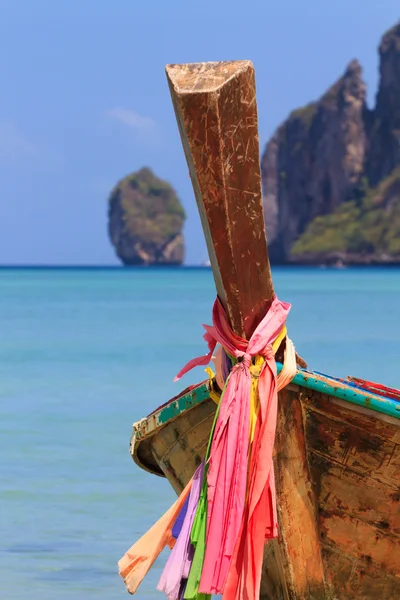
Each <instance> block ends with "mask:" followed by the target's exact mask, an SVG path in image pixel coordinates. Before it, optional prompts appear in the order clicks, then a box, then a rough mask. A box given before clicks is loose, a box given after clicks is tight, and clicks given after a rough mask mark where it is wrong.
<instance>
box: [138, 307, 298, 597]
mask: <svg viewBox="0 0 400 600" xmlns="http://www.w3.org/2000/svg"><path fill="white" fill-rule="evenodd" d="M289 310H290V305H289V304H287V303H284V302H280V301H279V300H278V299H277V298H275V299H274V300H273V302H272V305H271V307H270V309H269V311H268V313H267V314H266V316H265V317H264V319H263V320H262V321H261V323H260V324H259V325H258V327H257V328H256V330H255V331H254V333H253V335H252V336H251V338H250V339H249V340H245V339H243V338H241V337H240V336H237V335H236V334H235V333H234V332H233V331H232V329H231V327H230V325H229V322H228V318H227V316H226V313H225V310H224V308H223V306H222V304H221V302H220V300H219V299H217V300H216V301H215V304H214V307H213V326H212V327H210V326H207V325H205V326H204V328H205V330H206V333H205V335H204V339H205V340H206V342H207V344H208V349H209V352H208V354H207V355H205V356H202V357H198V358H195V359H192V360H191V361H189V363H188V364H187V365H186V366H185V367H184V368H183V369H182V370H181V371H180V373H179V374H178V375H177V377H176V380H177V379H180V377H182V376H183V375H184V374H185V373H187V372H188V371H190V370H191V369H192V368H194V367H196V366H201V365H203V366H205V365H207V364H208V363H209V362H210V360H211V359H212V357H213V352H214V350H215V348H216V346H217V344H220V346H221V348H219V349H218V351H217V353H216V357H215V358H214V360H215V365H216V370H217V377H216V379H217V381H218V384H219V386H220V387H222V385H224V389H223V392H222V395H221V398H220V401H219V403H218V408H217V413H216V417H215V421H214V426H213V429H212V432H211V435H210V440H209V445H208V449H207V453H206V458H205V464H204V474H203V481H202V484H201V489H200V483H199V480H200V475H199V473H200V470H198V471H197V472H196V475H195V477H194V479H193V487H192V491H191V493H190V497H189V500H188V501H187V504H185V499H186V497H185V499H183V500H182V499H181V498H182V497H180V499H179V500H180V507H179V511H174V518H175V521H176V522H177V523H176V526H175V527H174V530H179V528H181V531H180V533H179V536H178V539H177V542H176V545H175V548H174V550H173V551H172V554H171V557H170V559H169V561H168V563H167V565H166V568H165V569H164V572H163V575H162V578H161V581H160V584H159V589H162V590H163V591H164V592H165V593H166V594H167V596H168V598H169V600H178V599H179V598H182V596H183V598H185V599H186V600H206V599H207V600H208V598H209V597H210V595H211V594H222V595H223V600H258V598H259V593H260V580H261V569H262V560H263V550H264V544H265V541H266V540H268V539H271V538H273V537H276V536H277V527H278V524H277V512H276V501H275V480H274V471H273V461H272V453H273V446H274V438H275V427H276V417H277V392H278V389H280V388H281V387H283V386H285V385H287V384H288V383H289V382H290V381H291V379H292V377H293V376H294V374H295V372H296V360H295V351H294V346H293V344H292V342H291V341H290V340H289V338H288V337H287V335H286V334H287V331H286V326H285V322H286V318H287V315H288V312H289ZM285 337H286V349H285V361H284V368H283V369H282V372H281V373H280V376H279V378H277V372H276V363H275V358H274V352H276V350H277V349H278V347H279V346H280V344H281V342H282V341H283V339H284V338H285ZM229 368H230V371H229ZM202 468H203V467H202ZM202 468H201V469H202ZM186 509H187V510H186ZM170 510H171V509H170ZM181 511H182V514H181V515H180V516H179V513H180V512H181ZM185 511H186V512H185ZM182 522H183V524H182ZM168 527H172V524H171V523H170V521H169V520H168ZM189 531H190V539H189ZM164 536H165V534H164ZM164 545H165V544H164ZM161 546H162V544H158V546H157V547H161ZM133 548H135V546H134V547H133ZM129 554H130V557H131V559H133V555H132V554H133V553H132V549H131V551H130V552H129ZM151 554H152V553H151ZM131 562H132V561H131ZM138 564H140V561H139V563H138ZM131 576H132V575H131ZM136 579H137V578H135V581H136ZM133 587H135V589H136V587H137V585H135V586H133ZM129 591H131V593H132V586H131V588H130V589H129Z"/></svg>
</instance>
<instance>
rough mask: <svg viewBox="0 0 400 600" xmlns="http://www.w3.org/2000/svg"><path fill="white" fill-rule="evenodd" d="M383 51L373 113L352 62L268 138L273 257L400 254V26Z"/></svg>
mask: <svg viewBox="0 0 400 600" xmlns="http://www.w3.org/2000/svg"><path fill="white" fill-rule="evenodd" d="M379 51H380V83H379V90H378V94H377V101H376V106H375V108H374V109H373V110H369V109H368V108H367V106H366V102H365V95H366V86H365V83H364V81H363V79H362V71H361V66H360V64H359V63H358V62H357V61H356V60H354V61H352V62H351V63H350V64H349V66H348V67H347V69H346V71H345V73H344V74H343V76H342V77H341V78H340V79H339V80H338V81H337V82H336V83H335V84H334V85H333V86H332V87H331V88H330V89H329V90H328V91H327V92H326V93H325V94H324V95H323V96H322V97H321V98H320V99H319V100H318V101H316V102H313V103H311V104H309V105H307V106H305V107H303V108H300V109H298V110H295V111H293V112H292V113H291V115H289V117H288V119H287V120H286V121H285V122H284V123H283V124H282V125H281V126H280V127H279V128H278V130H277V132H276V133H275V135H274V136H273V137H272V139H271V140H270V141H269V142H268V144H267V147H266V149H265V152H264V155H263V157H262V175H263V189H264V209H265V217H266V226H267V235H268V242H269V246H270V257H271V260H272V262H278V263H279V262H280V263H284V262H330V261H332V260H336V259H338V258H340V259H342V260H345V261H347V262H362V263H365V262H367V263H368V262H397V260H398V259H399V256H398V255H400V249H398V248H397V244H396V243H395V242H393V243H392V242H391V241H390V240H394V239H396V237H397V236H398V237H400V223H399V222H398V219H397V216H396V215H398V212H399V201H400V199H399V195H398V183H399V184H400V172H399V171H398V170H396V167H398V166H399V165H400V143H399V141H400V24H398V25H396V26H395V27H394V28H393V29H391V30H390V31H389V32H387V33H386V34H385V35H384V37H383V38H382V42H381V45H380V49H379ZM353 221H356V222H357V223H358V224H359V225H360V224H361V222H362V223H363V225H364V231H365V227H366V225H367V224H368V227H367V230H368V231H369V234H368V233H365V235H362V234H361V233H360V227H358V229H357V234H356V233H355V230H354V227H353V229H352V227H350V226H349V227H348V228H347V229H346V227H345V226H344V223H346V224H350V225H351V223H352V222H353ZM372 222H373V223H374V224H373V225H372ZM372 229H373V232H372ZM353 230H354V231H353ZM378 230H379V233H378ZM378 239H379V240H380V241H378ZM382 239H383V240H386V241H387V243H386V242H385V241H383V242H382Z"/></svg>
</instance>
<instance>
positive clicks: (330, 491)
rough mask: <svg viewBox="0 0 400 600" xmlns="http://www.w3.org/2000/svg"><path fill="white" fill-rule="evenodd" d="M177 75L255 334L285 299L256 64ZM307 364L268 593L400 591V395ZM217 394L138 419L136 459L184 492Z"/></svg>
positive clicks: (282, 485)
mask: <svg viewBox="0 0 400 600" xmlns="http://www.w3.org/2000/svg"><path fill="white" fill-rule="evenodd" d="M167 75H168V78H169V84H170V89H171V94H172V98H173V103H174V107H175V112H176V116H177V120H178V124H179V129H180V133H181V137H182V141H183V146H184V149H185V154H186V158H187V162H188V165H189V169H190V173H191V177H192V182H193V187H194V191H195V195H196V200H197V204H198V207H199V212H200V215H201V218H202V225H203V229H204V231H205V237H206V240H207V246H208V252H209V256H210V260H211V265H212V270H213V274H214V279H215V283H216V288H217V293H218V296H219V297H220V299H221V301H222V302H223V304H224V306H225V308H226V311H227V313H228V315H229V317H230V321H231V326H232V329H233V330H234V331H235V332H236V333H238V334H239V335H241V336H244V337H247V338H248V337H249V336H250V335H251V334H252V332H253V331H254V328H255V327H256V325H257V324H258V322H259V321H260V320H261V319H262V318H263V316H264V315H265V313H266V311H267V310H268V308H269V305H270V303H271V301H272V299H273V297H274V290H273V284H272V278H271V272H270V268H269V261H268V250H267V244H266V238H265V229H264V221H263V211H262V195H261V179H260V172H259V148H258V135H257V108H256V102H255V82H254V70H253V67H252V65H251V63H250V62H249V61H239V62H237V63H235V62H230V63H226V64H225V63H211V64H210V63H206V64H196V65H183V66H182V65H173V66H170V67H167ZM278 359H279V353H278ZM302 365H304V363H303V361H302V360H301V359H298V371H297V374H296V376H295V377H294V379H293V381H292V383H291V384H290V385H289V386H287V387H286V388H285V389H284V390H282V391H281V392H280V393H279V403H278V404H279V406H278V421H277V432H276V440H275V457H274V461H275V478H276V487H277V504H278V517H279V537H278V539H277V540H273V541H271V542H270V543H268V545H267V546H266V548H265V560H264V567H263V578H262V589H261V598H262V599H263V600H328V599H329V600H355V599H358V600H370V599H378V598H379V599H393V600H394V599H396V598H400V553H399V552H398V548H399V541H400V540H399V537H400V402H399V397H400V396H399V394H400V392H398V391H397V390H391V389H388V388H384V387H383V386H379V385H378V384H373V383H371V382H363V381H361V380H358V379H354V378H349V379H348V380H344V379H337V378H333V377H329V376H327V375H323V374H320V373H315V372H312V371H310V370H306V369H304V368H301V366H302ZM278 368H279V365H278ZM217 394H218V388H217V386H216V383H215V381H213V380H207V381H205V382H203V383H201V384H199V385H197V386H192V387H191V388H188V389H187V390H185V391H184V392H182V393H181V394H179V395H178V396H177V397H175V398H173V399H172V400H170V401H169V402H167V403H166V404H165V405H162V406H161V407H160V408H158V409H157V410H155V411H154V412H153V413H151V415H149V417H147V418H146V419H143V420H142V421H140V422H139V423H136V424H135V426H134V433H133V437H132V441H131V453H132V456H133V458H134V460H135V461H136V463H137V464H138V465H139V466H140V467H142V468H144V469H146V470H148V471H150V472H152V473H154V474H156V475H163V476H165V477H166V478H167V479H168V481H169V482H170V484H171V485H172V487H173V488H174V490H175V491H176V492H177V493H179V492H180V491H181V490H182V489H183V487H184V486H185V485H186V484H187V482H188V481H189V479H190V478H191V477H192V475H193V473H194V471H195V469H196V467H197V466H198V465H199V464H200V462H201V460H203V458H204V456H205V452H206V446H207V442H208V438H209V434H210V429H211V424H212V421H213V417H214V414H215V410H216V401H217V398H216V395H217Z"/></svg>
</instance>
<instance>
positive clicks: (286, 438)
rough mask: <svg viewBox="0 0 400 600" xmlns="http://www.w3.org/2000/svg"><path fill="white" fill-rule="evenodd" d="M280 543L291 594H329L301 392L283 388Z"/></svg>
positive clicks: (280, 410) (278, 477) (277, 476)
mask: <svg viewBox="0 0 400 600" xmlns="http://www.w3.org/2000/svg"><path fill="white" fill-rule="evenodd" d="M275 452H276V467H275V479H276V487H277V495H278V503H277V504H278V514H279V544H280V549H281V554H282V557H283V561H284V563H283V564H284V575H285V579H286V585H287V587H288V592H289V598H296V599H300V598H301V599H302V600H303V599H304V600H305V599H307V600H309V599H311V598H315V599H319V598H326V597H328V596H327V587H326V584H325V576H324V565H323V562H322V556H321V548H320V539H319V529H318V506H317V503H316V498H315V494H314V490H313V487H312V483H311V481H312V480H311V474H310V472H309V465H308V462H307V447H306V444H305V436H304V419H303V410H302V405H301V400H300V396H299V395H296V394H293V393H291V392H289V391H287V390H282V391H281V392H280V394H279V406H278V421H277V430H276V440H275Z"/></svg>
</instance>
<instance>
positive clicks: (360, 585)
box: [322, 547, 400, 600]
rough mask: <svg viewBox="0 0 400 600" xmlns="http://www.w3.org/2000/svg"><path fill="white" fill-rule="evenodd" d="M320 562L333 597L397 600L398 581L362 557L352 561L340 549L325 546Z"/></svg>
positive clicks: (359, 599)
mask: <svg viewBox="0 0 400 600" xmlns="http://www.w3.org/2000/svg"><path fill="white" fill-rule="evenodd" d="M322 554H323V559H324V563H325V564H326V565H327V566H326V573H327V576H328V578H329V582H330V584H331V586H332V589H334V590H335V594H334V595H333V596H332V597H333V598H338V599H339V598H340V600H372V599H378V598H379V600H394V599H395V598H400V579H399V578H398V577H394V576H391V575H389V574H388V573H384V572H383V571H382V570H381V569H379V568H377V567H376V566H374V565H373V564H372V563H371V561H370V560H369V557H368V556H367V555H365V554H363V555H361V556H358V557H357V558H352V557H349V556H346V555H345V554H344V553H343V550H342V549H335V548H329V547H325V548H324V549H323V552H322Z"/></svg>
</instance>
